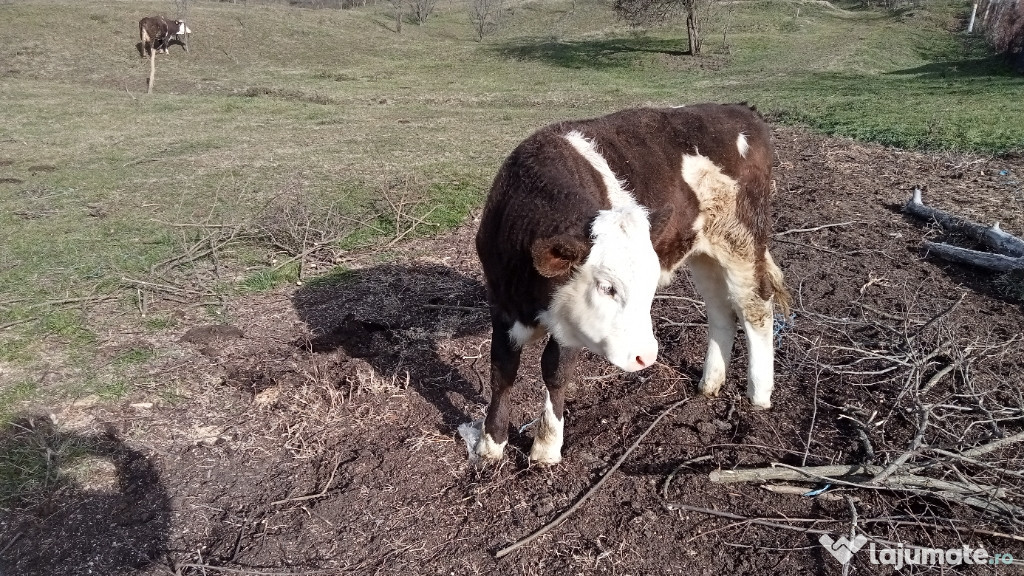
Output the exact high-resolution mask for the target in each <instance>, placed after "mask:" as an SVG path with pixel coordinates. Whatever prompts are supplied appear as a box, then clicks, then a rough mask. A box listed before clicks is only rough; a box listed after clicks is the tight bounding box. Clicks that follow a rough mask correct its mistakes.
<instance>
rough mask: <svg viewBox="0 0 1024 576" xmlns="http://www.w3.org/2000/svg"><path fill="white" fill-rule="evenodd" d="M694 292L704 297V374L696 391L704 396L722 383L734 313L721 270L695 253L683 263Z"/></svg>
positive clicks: (715, 392) (713, 393)
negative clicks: (706, 339)
mask: <svg viewBox="0 0 1024 576" xmlns="http://www.w3.org/2000/svg"><path fill="white" fill-rule="evenodd" d="M687 267H688V268H689V269H690V275H691V277H692V278H693V283H694V285H695V286H696V288H697V292H699V293H700V295H701V297H702V298H704V308H705V311H706V313H707V317H708V351H707V354H706V355H705V357H704V375H703V376H702V377H701V379H700V384H698V385H697V390H698V391H699V392H700V393H701V394H704V395H705V396H718V391H719V390H720V389H721V388H722V384H723V383H724V382H725V373H726V371H727V370H728V369H729V359H730V357H731V356H732V344H733V341H734V340H735V338H736V313H735V312H734V310H733V305H732V302H730V300H729V285H728V283H727V282H726V278H725V271H724V270H723V269H722V266H721V265H719V263H718V262H716V261H715V260H714V259H713V258H711V257H710V256H708V255H706V254H695V255H694V256H693V257H691V258H690V260H689V261H688V262H687Z"/></svg>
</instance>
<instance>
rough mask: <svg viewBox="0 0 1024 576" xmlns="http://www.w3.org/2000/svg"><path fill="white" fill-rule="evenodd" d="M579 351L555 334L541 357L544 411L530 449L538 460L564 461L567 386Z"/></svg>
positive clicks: (533, 457) (545, 461)
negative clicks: (557, 338)
mask: <svg viewBox="0 0 1024 576" xmlns="http://www.w3.org/2000/svg"><path fill="white" fill-rule="evenodd" d="M579 354H580V351H579V349H577V348H567V347H565V346H562V345H560V344H559V343H558V342H557V341H556V340H555V339H554V337H551V338H549V339H548V343H547V345H546V346H545V347H544V354H543V355H542V356H541V358H540V368H541V372H542V373H543V374H544V384H545V385H546V386H547V390H546V392H545V398H544V412H543V413H542V414H541V416H540V422H539V424H538V426H537V434H536V436H534V439H533V447H532V448H531V449H530V460H532V461H533V462H536V463H538V464H545V465H553V464H558V463H559V462H561V461H562V442H563V439H564V434H563V430H564V426H565V420H564V416H565V386H566V385H567V384H568V383H569V382H570V380H571V378H572V373H573V370H574V369H575V368H576V360H577V358H579Z"/></svg>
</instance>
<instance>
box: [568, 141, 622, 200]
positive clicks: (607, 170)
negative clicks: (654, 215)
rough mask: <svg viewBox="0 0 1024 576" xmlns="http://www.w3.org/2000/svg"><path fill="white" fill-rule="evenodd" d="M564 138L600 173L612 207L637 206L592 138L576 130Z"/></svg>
mask: <svg viewBox="0 0 1024 576" xmlns="http://www.w3.org/2000/svg"><path fill="white" fill-rule="evenodd" d="M565 139H566V140H568V141H569V143H570V144H572V147H573V148H575V149H576V151H577V152H579V153H580V155H581V156H583V157H584V158H586V159H587V162H590V165H591V166H593V167H594V169H595V170H597V172H598V174H600V175H601V179H602V180H604V187H605V190H606V192H607V193H608V201H609V202H611V205H612V208H617V207H620V206H621V207H626V206H638V204H637V203H636V199H635V198H633V195H632V194H630V193H629V191H628V190H626V181H625V180H620V179H619V178H618V177H617V176H616V175H615V173H614V172H612V168H611V166H609V165H608V161H607V160H605V159H604V156H602V155H601V152H599V151H598V149H597V144H595V143H594V141H593V140H590V139H589V138H587V137H586V136H584V135H583V133H582V132H579V131H577V130H573V131H572V132H569V133H568V134H566V135H565Z"/></svg>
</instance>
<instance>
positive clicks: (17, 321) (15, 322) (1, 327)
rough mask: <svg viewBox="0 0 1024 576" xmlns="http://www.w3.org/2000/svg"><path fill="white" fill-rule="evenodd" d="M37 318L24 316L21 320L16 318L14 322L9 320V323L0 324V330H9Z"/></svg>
mask: <svg viewBox="0 0 1024 576" xmlns="http://www.w3.org/2000/svg"><path fill="white" fill-rule="evenodd" d="M33 320H37V318H22V319H21V320H15V321H14V322H8V323H7V324H3V325H0V330H7V329H8V328H14V327H15V326H20V325H21V324H28V323H29V322H31V321H33Z"/></svg>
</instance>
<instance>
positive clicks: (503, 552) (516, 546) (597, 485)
mask: <svg viewBox="0 0 1024 576" xmlns="http://www.w3.org/2000/svg"><path fill="white" fill-rule="evenodd" d="M689 400H690V399H689V398H683V399H682V400H679V401H677V402H675V403H674V404H672V405H671V406H669V407H668V408H666V409H665V410H664V411H662V413H661V414H660V415H659V416H658V417H657V418H655V419H654V422H651V424H650V426H648V427H647V429H646V430H644V431H643V433H642V434H640V436H638V437H637V439H636V440H635V441H634V442H633V444H632V445H630V447H629V448H627V449H626V451H625V452H624V453H623V454H622V456H620V457H619V459H618V460H617V461H616V462H615V464H614V465H613V466H612V467H611V468H609V469H608V471H607V472H605V474H604V476H601V479H600V480H598V481H597V482H596V483H595V484H594V485H593V486H591V487H590V489H589V490H587V491H586V492H585V493H584V494H583V496H581V497H580V499H579V500H577V501H576V503H575V504H573V505H572V506H570V507H569V508H568V509H567V510H565V512H562V513H561V514H559V515H558V516H557V517H556V518H555V519H554V520H552V521H551V522H548V523H547V524H545V525H544V526H541V527H540V528H539V529H538V530H536V531H535V532H533V533H532V534H530V535H529V536H527V537H525V538H522V539H520V540H519V541H517V542H515V543H514V544H512V545H511V546H508V547H506V548H502V549H501V550H498V551H497V552H496V553H495V554H494V557H495V558H498V559H500V558H503V557H505V556H507V555H509V554H511V553H512V552H515V551H516V550H518V549H520V548H522V547H523V546H526V545H527V544H529V543H531V542H533V541H534V540H536V539H538V538H540V537H541V536H543V535H544V534H547V533H548V531H550V530H551V529H552V528H554V527H556V526H558V525H559V524H561V523H562V522H564V521H565V520H566V519H567V518H569V516H572V515H573V513H575V512H576V510H578V509H579V508H580V507H581V506H582V505H583V504H584V503H585V502H586V501H587V500H589V499H590V497H591V496H593V495H594V494H595V493H596V492H597V491H598V490H599V489H600V488H601V486H602V485H603V484H604V483H605V482H606V481H607V480H608V479H609V478H611V477H612V475H613V474H615V471H616V470H618V469H619V466H622V463H623V462H625V461H626V458H628V457H629V455H630V454H632V453H633V451H634V450H636V447H637V446H639V445H640V442H642V441H643V439H644V438H646V437H647V435H648V434H650V433H651V430H654V427H655V426H657V425H658V423H659V422H661V421H662V419H664V418H665V416H668V415H669V413H670V412H672V411H673V410H675V409H676V408H678V407H680V406H682V405H683V404H685V403H686V402H688V401H689Z"/></svg>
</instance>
